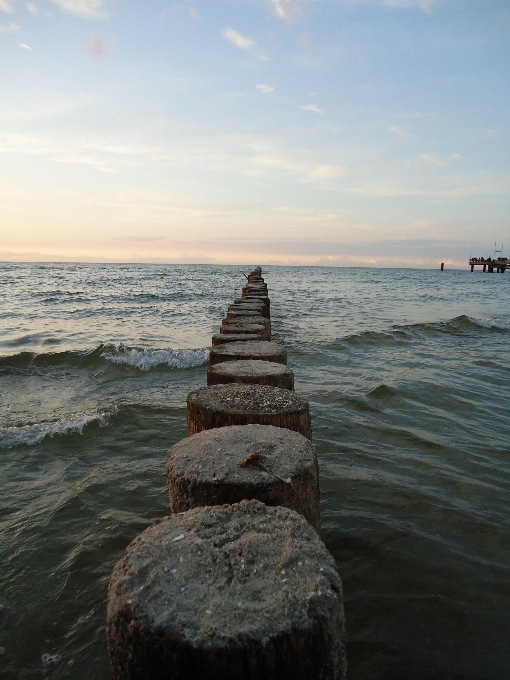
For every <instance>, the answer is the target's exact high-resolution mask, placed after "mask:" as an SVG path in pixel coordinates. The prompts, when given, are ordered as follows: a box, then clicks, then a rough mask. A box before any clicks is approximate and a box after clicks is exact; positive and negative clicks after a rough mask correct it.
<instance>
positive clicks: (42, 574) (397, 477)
mask: <svg viewBox="0 0 510 680" xmlns="http://www.w3.org/2000/svg"><path fill="white" fill-rule="evenodd" d="M255 264H256V263H255ZM246 269H248V268H246ZM0 275H1V283H2V292H3V304H2V313H1V317H2V338H1V340H0V373H1V381H2V391H1V395H0V409H1V410H0V459H1V472H2V474H1V477H0V504H1V518H0V521H1V542H0V563H1V565H2V568H1V570H0V634H1V641H0V647H1V649H0V675H1V676H2V677H5V678H9V679H10V678H12V679H14V678H23V679H25V678H30V679H31V678H40V677H47V678H56V679H57V678H83V679H92V678H94V679H96V678H97V679H103V678H104V679H106V678H109V671H108V662H107V654H106V645H105V637H104V625H105V595H106V586H107V581H108V578H109V574H110V572H111V570H112V567H113V565H114V563H115V562H116V560H117V559H118V558H119V556H120V555H121V553H122V551H123V549H124V548H125V547H126V546H127V544H128V543H129V542H130V541H131V540H132V539H133V538H134V537H135V536H136V535H137V534H138V533H139V532H140V531H142V530H143V529H144V528H145V527H147V526H148V525H149V524H151V523H152V522H154V521H156V520H157V519H160V518H161V517H163V516H164V515H165V514H168V512H169V510H168V500H167V495H166V484H165V476H164V463H165V452H166V450H167V449H168V447H169V446H170V445H171V444H173V443H175V442H176V441H178V440H180V439H182V438H183V437H185V436H186V412H185V400H186V395H187V393H188V392H189V391H190V390H191V389H192V388H194V387H196V386H198V385H202V384H204V383H205V372H206V364H207V356H208V352H207V348H208V346H209V345H210V337H211V335H212V334H213V333H215V332H217V329H218V327H219V324H220V322H221V319H222V318H223V316H224V312H225V311H226V307H227V305H228V303H229V302H230V301H231V300H232V299H233V298H234V297H238V296H239V293H240V289H241V287H242V285H243V281H244V277H243V275H242V268H240V267H219V266H173V265H76V264H42V265H38V264H26V265H25V264H2V265H0ZM264 276H265V279H266V282H267V284H268V286H269V290H270V297H271V312H272V329H273V339H274V340H276V341H278V342H283V343H284V344H285V346H286V347H287V350H288V354H289V362H288V363H289V366H290V367H291V368H292V369H293V371H294V373H295V376H296V390H297V391H299V392H300V393H301V394H303V395H304V396H306V397H307V398H308V399H309V401H310V406H311V411H312V422H313V431H314V443H315V445H316V448H317V452H318V455H319V461H320V466H321V492H322V500H321V504H322V505H321V512H322V526H323V538H324V540H325V542H326V545H327V546H328V548H329V549H330V550H331V552H332V553H333V554H334V556H335V558H336V560H337V564H338V568H339V571H340V574H341V576H342V580H343V583H344V590H345V598H346V615H347V630H348V647H347V650H348V662H349V672H348V677H349V678H350V680H358V679H367V680H368V679H370V680H372V679H374V680H375V679H381V680H391V679H393V678H395V679H402V680H413V679H415V678H416V679H418V680H421V679H425V678H442V679H443V678H444V679H446V678H447V679H452V680H453V679H454V680H460V679H463V678H466V679H469V678H473V679H474V678H480V679H482V678H484V679H487V680H499V679H501V680H503V679H504V680H506V679H507V678H509V677H510V643H509V640H510V565H509V563H510V512H509V511H510V289H509V286H510V274H508V273H507V274H505V275H503V276H502V275H497V274H488V273H487V274H483V273H481V272H474V273H470V272H469V271H463V272H460V271H446V272H443V273H441V272H439V271H421V270H420V271H418V270H398V269H395V270H370V269H329V268H295V267H268V268H266V269H265V271H264Z"/></svg>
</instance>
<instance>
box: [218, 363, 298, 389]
mask: <svg viewBox="0 0 510 680" xmlns="http://www.w3.org/2000/svg"><path fill="white" fill-rule="evenodd" d="M234 382H237V383H251V384H255V385H269V386H270V387H282V388H283V389H285V390H293V389H294V373H293V372H292V371H291V370H290V368H287V366H285V364H277V363H275V362H273V361H260V360H254V359H251V360H244V361H242V360H241V361H222V362H221V363H219V364H215V365H214V366H211V367H210V368H209V370H208V371H207V384H208V385H222V384H225V383H234Z"/></svg>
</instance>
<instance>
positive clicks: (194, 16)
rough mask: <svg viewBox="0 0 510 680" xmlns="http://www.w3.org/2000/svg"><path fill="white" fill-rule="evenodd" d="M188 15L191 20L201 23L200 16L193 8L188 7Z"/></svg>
mask: <svg viewBox="0 0 510 680" xmlns="http://www.w3.org/2000/svg"><path fill="white" fill-rule="evenodd" d="M188 14H189V15H190V17H191V18H192V19H193V21H202V15H201V14H200V12H199V11H198V9H196V8H195V7H190V8H189V9H188Z"/></svg>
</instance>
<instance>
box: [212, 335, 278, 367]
mask: <svg viewBox="0 0 510 680" xmlns="http://www.w3.org/2000/svg"><path fill="white" fill-rule="evenodd" d="M242 359H259V360H261V361H275V362H276V363H277V364H286V363H287V351H286V349H285V347H284V346H283V345H278V344H277V343H276V342H263V341H260V340H258V341H253V342H231V343H229V344H228V345H223V346H220V347H214V348H213V349H212V350H211V353H210V360H211V366H213V365H214V364H219V363H220V362H221V361H240V360H242Z"/></svg>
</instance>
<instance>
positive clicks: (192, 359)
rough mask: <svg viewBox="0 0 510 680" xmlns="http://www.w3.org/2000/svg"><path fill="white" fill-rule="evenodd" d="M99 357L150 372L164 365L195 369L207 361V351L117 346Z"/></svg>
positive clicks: (109, 348) (107, 349)
mask: <svg viewBox="0 0 510 680" xmlns="http://www.w3.org/2000/svg"><path fill="white" fill-rule="evenodd" d="M101 357H102V358H103V359H106V360H108V361H111V362H112V363H114V364H127V365H128V366H133V367H135V368H139V369H140V370H141V371H150V370H151V368H154V367H155V366H160V365H166V366H169V367H170V368H196V367H197V366H202V365H203V364H205V363H206V362H207V361H208V360H209V350H208V349H170V350H166V349H137V348H129V347H124V346H123V345H119V346H113V347H112V346H111V345H110V346H108V347H107V348H105V350H104V351H103V352H102V353H101Z"/></svg>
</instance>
